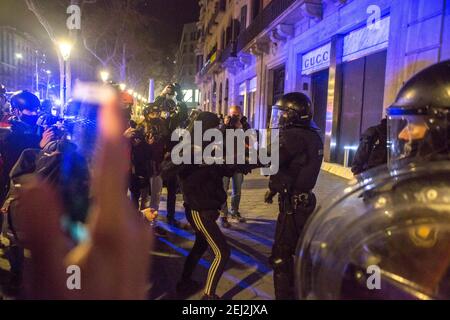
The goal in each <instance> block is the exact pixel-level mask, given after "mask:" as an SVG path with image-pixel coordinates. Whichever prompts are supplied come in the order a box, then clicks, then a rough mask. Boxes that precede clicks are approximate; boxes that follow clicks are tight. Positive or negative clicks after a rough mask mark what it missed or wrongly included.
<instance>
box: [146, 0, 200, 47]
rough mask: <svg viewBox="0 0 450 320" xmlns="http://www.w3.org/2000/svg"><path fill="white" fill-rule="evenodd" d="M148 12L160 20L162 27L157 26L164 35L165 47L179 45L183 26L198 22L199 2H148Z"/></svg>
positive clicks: (173, 0) (159, 0)
mask: <svg viewBox="0 0 450 320" xmlns="http://www.w3.org/2000/svg"><path fill="white" fill-rule="evenodd" d="M145 2H146V7H147V8H146V12H148V15H149V16H152V17H155V18H158V20H160V21H161V23H160V25H158V26H155V27H156V28H157V29H158V30H159V32H158V34H160V35H162V37H161V41H162V42H163V43H164V44H165V45H173V44H175V45H176V46H178V45H179V42H180V40H181V32H182V30H183V25H184V24H186V23H190V22H195V21H197V20H198V16H199V10H200V9H199V6H198V0H147V1H145Z"/></svg>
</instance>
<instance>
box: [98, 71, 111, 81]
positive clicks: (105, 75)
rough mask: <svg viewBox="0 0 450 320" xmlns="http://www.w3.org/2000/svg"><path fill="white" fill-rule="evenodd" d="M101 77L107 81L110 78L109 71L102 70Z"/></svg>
mask: <svg viewBox="0 0 450 320" xmlns="http://www.w3.org/2000/svg"><path fill="white" fill-rule="evenodd" d="M100 79H102V81H103V82H107V81H108V79H109V72H108V71H106V70H102V71H100Z"/></svg>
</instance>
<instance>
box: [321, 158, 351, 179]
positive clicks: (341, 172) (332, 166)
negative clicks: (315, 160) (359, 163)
mask: <svg viewBox="0 0 450 320" xmlns="http://www.w3.org/2000/svg"><path fill="white" fill-rule="evenodd" d="M322 170H323V171H326V172H328V173H331V174H334V175H336V176H339V177H341V178H343V179H346V180H352V179H353V177H354V176H353V172H352V170H351V169H350V168H346V167H344V166H342V165H340V164H336V163H329V162H324V163H322Z"/></svg>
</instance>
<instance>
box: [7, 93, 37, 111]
mask: <svg viewBox="0 0 450 320" xmlns="http://www.w3.org/2000/svg"><path fill="white" fill-rule="evenodd" d="M40 106H41V102H40V101H39V98H38V97H37V96H35V95H34V94H32V93H31V92H29V91H27V90H24V91H20V92H18V93H16V94H14V95H13V96H12V97H11V107H12V109H17V110H19V111H21V112H22V111H24V110H27V111H31V112H37V111H38V109H39V107H40Z"/></svg>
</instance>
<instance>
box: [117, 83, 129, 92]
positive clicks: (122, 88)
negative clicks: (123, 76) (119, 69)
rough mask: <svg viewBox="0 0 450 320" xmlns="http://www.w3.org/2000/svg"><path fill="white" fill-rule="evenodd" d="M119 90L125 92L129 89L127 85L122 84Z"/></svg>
mask: <svg viewBox="0 0 450 320" xmlns="http://www.w3.org/2000/svg"><path fill="white" fill-rule="evenodd" d="M119 88H120V90H122V91H125V89H126V88H127V85H126V84H125V83H121V84H119Z"/></svg>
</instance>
